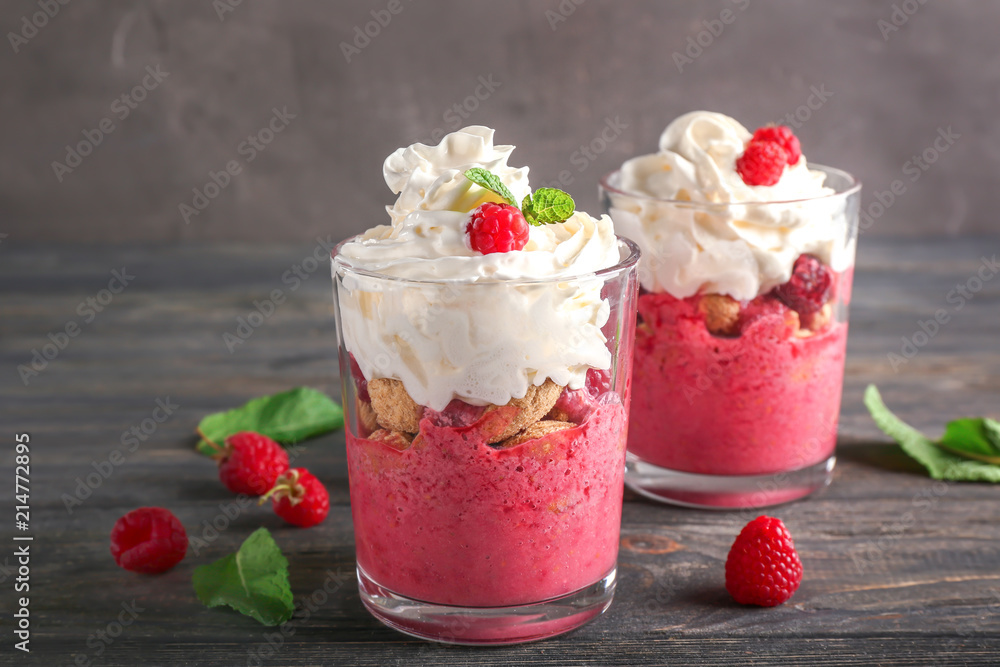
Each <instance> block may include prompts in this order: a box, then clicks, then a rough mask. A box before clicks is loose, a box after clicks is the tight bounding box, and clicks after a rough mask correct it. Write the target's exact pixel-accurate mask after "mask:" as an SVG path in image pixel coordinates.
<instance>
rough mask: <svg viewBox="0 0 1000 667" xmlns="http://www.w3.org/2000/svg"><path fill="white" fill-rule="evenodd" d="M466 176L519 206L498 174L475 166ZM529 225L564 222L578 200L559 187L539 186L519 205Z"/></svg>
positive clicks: (571, 213) (513, 204)
mask: <svg viewBox="0 0 1000 667" xmlns="http://www.w3.org/2000/svg"><path fill="white" fill-rule="evenodd" d="M465 177H466V178H467V179H469V180H470V181H472V182H473V183H475V184H476V185H478V186H480V187H482V188H485V189H487V190H489V191H490V192H493V193H496V194H497V195H499V196H500V197H501V198H502V199H503V200H504V201H505V202H507V203H508V204H510V205H511V206H515V207H517V202H516V201H515V200H514V195H513V194H512V193H511V191H510V190H508V189H507V186H506V185H504V184H503V182H502V181H501V180H500V178H499V177H498V176H496V175H495V174H492V173H490V172H489V171H487V170H485V169H483V168H481V167H473V168H472V169H468V170H466V172H465ZM518 208H520V209H521V214H522V215H523V216H524V219H525V220H526V221H527V222H528V224H529V225H534V226H536V227H540V226H541V225H551V224H554V223H557V222H564V221H565V220H567V219H568V218H569V217H570V216H571V215H573V212H574V211H575V210H576V202H574V201H573V198H572V197H570V196H569V195H568V194H566V193H565V192H563V191H562V190H559V189H557V188H538V189H537V190H536V191H535V194H534V196H532V195H531V193H528V194H527V195H525V196H524V199H523V200H522V201H521V205H520V206H519V207H518Z"/></svg>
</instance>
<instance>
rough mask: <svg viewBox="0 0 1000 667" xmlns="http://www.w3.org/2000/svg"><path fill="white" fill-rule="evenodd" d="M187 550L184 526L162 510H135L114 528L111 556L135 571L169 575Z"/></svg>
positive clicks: (124, 566) (168, 511) (141, 508)
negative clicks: (167, 573)
mask: <svg viewBox="0 0 1000 667" xmlns="http://www.w3.org/2000/svg"><path fill="white" fill-rule="evenodd" d="M187 548H188V536H187V533H186V532H185V531H184V526H182V525H181V522H180V521H179V520H178V519H177V517H175V516H174V515H173V514H172V513H171V512H170V510H165V509H163V508H162V507H140V508H139V509H137V510H132V511H131V512H129V513H128V514H126V515H125V516H123V517H122V518H120V519H118V521H116V522H115V527H114V528H112V529H111V555H112V556H114V558H115V562H116V563H118V565H119V566H121V567H123V568H125V569H126V570H131V571H132V572H143V573H145V574H155V573H157V572H166V571H167V570H169V569H170V568H172V567H173V566H174V565H177V563H179V562H181V561H182V560H184V554H186V553H187Z"/></svg>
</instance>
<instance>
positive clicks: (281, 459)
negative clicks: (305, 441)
mask: <svg viewBox="0 0 1000 667" xmlns="http://www.w3.org/2000/svg"><path fill="white" fill-rule="evenodd" d="M221 456H222V458H221V459H220V460H219V479H220V480H221V481H222V483H223V485H225V487H226V488H227V489H229V490H230V491H232V492H233V493H245V494H247V495H250V496H259V495H263V494H265V493H267V491H268V490H269V489H270V488H271V487H272V486H274V483H275V481H276V480H277V479H278V476H279V475H281V474H282V473H284V472H285V471H287V470H288V465H289V464H288V452H286V451H285V448H284V447H282V446H281V445H279V444H278V443H277V442H275V441H274V440H272V439H271V438H269V437H267V436H266V435H261V434H260V433H253V432H251V431H243V432H241V433H236V434H234V435H231V436H229V437H228V438H226V448H225V449H224V450H223V451H222V455H221Z"/></svg>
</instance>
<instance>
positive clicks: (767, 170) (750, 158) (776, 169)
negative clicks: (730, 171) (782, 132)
mask: <svg viewBox="0 0 1000 667" xmlns="http://www.w3.org/2000/svg"><path fill="white" fill-rule="evenodd" d="M786 164H788V153H786V152H785V149H784V148H782V147H781V146H779V145H778V144H776V143H774V142H773V141H751V142H750V143H748V144H747V146H746V148H745V149H744V150H743V155H741V156H739V157H738V158H736V171H737V172H739V174H740V176H742V177H743V182H744V183H746V184H747V185H774V184H775V183H777V182H778V181H779V180H781V174H782V172H783V171H784V169H785V165H786Z"/></svg>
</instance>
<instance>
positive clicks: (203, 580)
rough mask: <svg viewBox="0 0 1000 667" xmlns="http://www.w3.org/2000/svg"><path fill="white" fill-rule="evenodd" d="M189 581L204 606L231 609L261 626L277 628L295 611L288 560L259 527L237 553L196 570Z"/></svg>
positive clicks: (265, 529)
mask: <svg viewBox="0 0 1000 667" xmlns="http://www.w3.org/2000/svg"><path fill="white" fill-rule="evenodd" d="M191 581H192V583H193V584H194V591H195V593H196V594H197V595H198V599H199V600H201V603H202V604H204V605H205V606H206V607H220V606H227V607H232V608H233V609H235V610H236V611H238V612H240V613H241V614H243V615H244V616H251V617H253V618H255V619H257V620H258V621H260V622H261V623H262V624H264V625H280V624H282V623H284V622H285V621H287V620H288V619H290V618H291V617H292V612H294V611H295V605H294V602H293V600H292V589H291V586H289V584H288V561H287V560H286V559H285V557H284V555H282V553H281V549H279V548H278V545H277V544H275V542H274V539H273V538H272V537H271V533H269V532H267V528H258V529H257V530H256V531H255V532H254V533H253V534H251V535H250V537H248V538H247V539H246V540H245V541H244V542H243V544H242V545H241V546H240V550H239V551H237V552H236V553H234V554H229V555H228V556H226V557H224V558H222V559H220V560H217V561H215V562H214V563H211V564H209V565H202V566H200V567H198V568H196V569H195V571H194V575H193V577H192V579H191Z"/></svg>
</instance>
